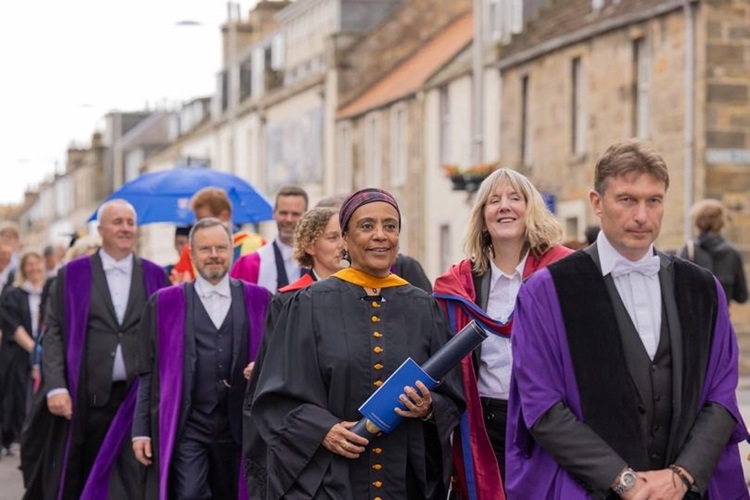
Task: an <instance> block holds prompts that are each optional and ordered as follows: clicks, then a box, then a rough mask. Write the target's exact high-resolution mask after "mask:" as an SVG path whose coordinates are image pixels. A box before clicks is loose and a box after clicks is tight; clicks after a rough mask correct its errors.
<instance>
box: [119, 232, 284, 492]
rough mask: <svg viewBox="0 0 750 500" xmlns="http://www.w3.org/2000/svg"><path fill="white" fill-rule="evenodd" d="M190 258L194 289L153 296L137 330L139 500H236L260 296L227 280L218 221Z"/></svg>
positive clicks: (196, 236)
mask: <svg viewBox="0 0 750 500" xmlns="http://www.w3.org/2000/svg"><path fill="white" fill-rule="evenodd" d="M190 253H191V258H192V261H193V264H194V265H195V268H196V270H197V272H198V275H197V276H196V279H195V281H191V282H189V283H184V284H182V285H180V286H175V287H171V288H169V289H166V290H164V291H163V292H164V293H158V294H156V295H155V296H153V297H152V298H151V300H150V301H149V303H148V305H147V306H146V311H145V313H144V316H143V321H142V322H141V329H140V332H139V342H138V344H139V349H138V371H139V373H140V375H141V385H140V388H139V392H138V400H137V403H136V409H135V420H134V424H133V451H134V453H135V456H136V459H137V460H138V461H139V462H140V463H142V464H143V465H145V466H147V484H146V498H166V497H167V495H169V496H170V497H174V498H237V497H238V496H237V495H238V487H239V484H240V477H241V476H240V474H241V470H240V447H241V445H240V443H241V439H242V401H243V397H244V394H245V387H246V385H247V379H246V377H245V374H244V373H243V370H245V369H246V368H247V367H248V365H249V364H250V362H252V361H253V360H254V359H255V355H256V352H257V349H258V346H259V345H260V340H261V337H262V335H263V321H264V318H265V314H266V309H267V307H268V303H269V300H270V293H269V292H268V291H267V290H265V289H263V288H261V287H259V286H257V285H253V284H249V283H241V282H240V281H237V280H234V279H231V278H230V277H229V275H228V271H229V268H230V266H231V265H232V234H231V232H230V231H229V229H228V228H227V227H226V225H225V224H223V223H222V221H220V220H219V219H216V218H213V217H209V218H205V219H201V220H199V221H198V222H197V223H196V224H195V225H194V226H193V228H192V230H191V231H190ZM242 482H243V483H244V477H243V480H242Z"/></svg>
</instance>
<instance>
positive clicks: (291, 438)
mask: <svg viewBox="0 0 750 500" xmlns="http://www.w3.org/2000/svg"><path fill="white" fill-rule="evenodd" d="M363 296H364V292H363V290H362V288H361V287H359V286H355V285H352V284H350V283H346V282H344V281H342V280H340V279H338V278H333V277H332V278H329V279H327V280H325V281H321V282H318V283H315V284H313V285H312V286H310V287H308V288H307V289H305V290H303V291H301V292H299V293H297V294H296V295H295V296H294V297H293V298H292V299H291V301H290V302H289V304H288V305H287V308H286V309H285V311H284V312H285V313H286V314H282V315H281V317H280V318H279V321H278V324H277V326H276V328H275V330H274V333H273V336H272V337H271V339H270V343H269V345H268V350H267V352H266V356H265V359H264V366H263V370H262V371H261V372H260V377H259V380H258V387H257V392H256V395H255V399H254V401H253V407H252V418H253V421H254V422H255V424H256V426H257V428H258V431H259V433H260V435H261V437H262V438H263V440H264V441H265V442H266V443H267V445H268V454H267V459H268V465H267V468H268V483H267V486H268V496H267V498H270V499H275V498H281V497H282V496H286V497H287V498H300V497H304V498H374V497H376V496H381V497H383V498H396V499H404V498H422V499H432V498H445V496H446V493H447V486H448V478H449V473H450V442H449V441H450V435H451V432H452V430H453V428H454V427H455V426H456V425H457V424H458V422H459V418H460V414H461V412H462V411H463V408H464V400H463V396H462V394H461V381H460V374H459V373H458V371H453V372H451V373H450V374H449V375H448V376H447V377H446V378H445V380H444V381H443V383H442V384H441V385H440V386H438V387H437V388H436V389H435V391H434V392H433V393H432V395H433V408H434V415H435V421H434V422H424V421H422V420H420V419H405V421H404V422H403V423H402V424H401V425H400V426H399V427H398V428H396V429H395V430H394V431H393V432H392V433H391V434H387V435H381V436H379V437H376V438H374V439H372V440H371V441H370V444H369V446H368V448H367V451H365V452H364V453H363V454H362V455H361V456H360V457H359V458H358V459H356V460H349V459H347V458H344V457H341V456H339V455H335V454H333V453H331V452H329V451H328V450H327V449H326V448H325V447H324V446H323V445H322V444H321V443H322V441H323V439H324V438H325V436H326V434H327V433H328V431H329V430H330V428H331V427H333V425H334V424H336V423H337V422H340V421H342V420H348V421H356V420H359V419H360V417H361V415H360V414H359V412H358V411H357V408H358V407H359V406H360V405H361V404H362V403H363V402H364V401H365V400H366V399H367V398H368V397H369V396H370V394H371V393H372V392H373V391H374V390H375V389H376V388H377V387H378V385H379V384H380V381H384V380H385V379H387V378H388V376H389V375H390V374H391V373H392V372H393V371H394V370H395V369H396V368H398V366H399V365H400V364H401V363H402V362H403V361H404V360H405V359H406V357H408V356H410V357H412V359H414V360H415V361H416V362H417V363H423V362H424V361H425V360H427V359H428V357H429V356H430V355H431V354H433V353H434V352H435V351H437V350H438V349H439V348H440V347H441V346H442V345H443V344H444V343H445V342H446V341H447V340H448V338H449V335H450V333H449V329H448V326H447V324H446V322H445V319H444V317H443V314H442V311H441V310H440V308H439V306H438V305H437V303H436V302H435V300H434V299H433V298H432V297H431V296H429V295H428V294H426V293H425V292H423V291H422V290H419V289H417V288H415V287H413V286H411V285H405V286H398V287H392V288H385V289H383V290H382V297H383V299H384V300H383V301H376V300H373V299H372V298H369V299H363Z"/></svg>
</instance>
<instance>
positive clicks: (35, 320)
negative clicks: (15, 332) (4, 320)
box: [8, 281, 42, 339]
mask: <svg viewBox="0 0 750 500" xmlns="http://www.w3.org/2000/svg"><path fill="white" fill-rule="evenodd" d="M21 288H23V289H24V290H26V293H28V294H29V313H30V315H31V331H30V332H26V333H28V334H29V335H31V338H34V339H35V338H36V337H37V335H38V334H39V313H40V312H41V311H39V306H40V304H41V303H42V289H41V288H40V289H35V288H34V286H33V285H32V284H31V282H30V281H24V282H23V284H22V285H21ZM8 333H9V334H11V335H12V333H11V332H8Z"/></svg>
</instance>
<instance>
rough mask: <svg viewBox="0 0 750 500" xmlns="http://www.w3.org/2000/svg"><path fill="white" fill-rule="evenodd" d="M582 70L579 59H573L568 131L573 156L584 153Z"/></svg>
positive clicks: (584, 117) (584, 119)
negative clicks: (569, 132)
mask: <svg viewBox="0 0 750 500" xmlns="http://www.w3.org/2000/svg"><path fill="white" fill-rule="evenodd" d="M583 85H584V82H583V69H582V63H581V58H580V57H576V58H575V59H573V63H572V65H571V93H570V121H571V123H570V131H571V150H572V152H573V154H576V155H582V154H583V153H585V152H586V112H585V109H584V103H583V98H584V90H583Z"/></svg>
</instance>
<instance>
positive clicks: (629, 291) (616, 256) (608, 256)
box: [596, 231, 661, 361]
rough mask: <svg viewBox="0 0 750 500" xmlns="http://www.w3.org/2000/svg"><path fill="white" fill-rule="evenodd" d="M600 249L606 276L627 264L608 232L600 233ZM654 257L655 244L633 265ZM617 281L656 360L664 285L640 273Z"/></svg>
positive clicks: (647, 349) (622, 277)
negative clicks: (616, 267) (623, 262)
mask: <svg viewBox="0 0 750 500" xmlns="http://www.w3.org/2000/svg"><path fill="white" fill-rule="evenodd" d="M596 247H597V250H598V251H599V262H600V263H601V266H602V276H606V275H608V274H610V273H612V270H613V268H615V266H616V265H617V262H618V261H627V259H626V258H625V257H623V256H622V255H621V254H620V253H619V252H618V251H617V250H615V248H614V247H613V246H612V244H611V243H610V242H609V240H608V239H607V237H606V236H605V235H604V231H599V236H598V237H597V239H596ZM652 258H654V247H653V245H651V246H650V247H649V249H648V252H646V255H644V257H643V258H642V259H640V260H639V261H636V262H633V263H634V264H636V265H637V264H638V263H641V262H645V261H646V260H648V259H652ZM656 258H658V257H656ZM613 280H614V282H615V287H616V288H617V292H618V293H619V294H620V298H621V299H622V303H623V304H624V305H625V309H627V311H628V315H630V319H631V320H632V321H633V325H634V326H635V329H636V330H637V331H638V335H639V336H640V337H641V341H642V342H643V347H645V348H646V352H647V353H648V356H649V358H651V360H652V361H653V359H654V356H655V355H656V349H657V348H658V347H659V338H660V336H661V284H660V282H659V275H658V274H653V275H651V276H646V275H644V274H641V273H639V272H630V273H626V274H623V275H621V276H618V277H614V276H613Z"/></svg>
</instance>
